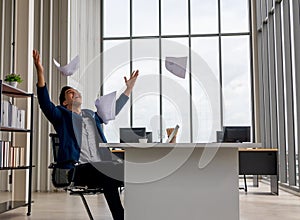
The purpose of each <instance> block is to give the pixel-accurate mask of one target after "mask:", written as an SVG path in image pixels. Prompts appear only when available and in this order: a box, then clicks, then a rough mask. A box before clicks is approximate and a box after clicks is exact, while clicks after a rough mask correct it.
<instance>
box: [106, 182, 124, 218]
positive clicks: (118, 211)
mask: <svg viewBox="0 0 300 220" xmlns="http://www.w3.org/2000/svg"><path fill="white" fill-rule="evenodd" d="M103 189H104V196H105V199H106V201H107V204H108V206H109V209H110V211H111V213H112V216H113V218H114V220H124V208H123V206H122V203H121V200H120V195H119V190H118V187H104V188H103Z"/></svg>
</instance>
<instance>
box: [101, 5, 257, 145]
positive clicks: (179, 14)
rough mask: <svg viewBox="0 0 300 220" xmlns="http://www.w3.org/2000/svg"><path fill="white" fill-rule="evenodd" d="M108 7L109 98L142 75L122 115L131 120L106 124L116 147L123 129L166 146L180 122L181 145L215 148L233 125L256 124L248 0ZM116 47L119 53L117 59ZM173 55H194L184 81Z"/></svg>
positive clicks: (106, 58)
mask: <svg viewBox="0 0 300 220" xmlns="http://www.w3.org/2000/svg"><path fill="white" fill-rule="evenodd" d="M113 5H119V7H113ZM104 6H105V7H104V8H103V14H104V20H103V22H102V24H103V26H104V27H103V29H104V34H103V45H104V48H103V61H104V64H103V66H104V78H103V79H104V80H103V88H104V90H103V91H104V93H107V92H109V89H110V88H119V89H120V90H119V91H120V92H121V90H122V87H121V86H123V85H124V84H123V82H122V81H120V79H122V78H123V75H124V74H129V72H130V71H133V70H135V69H139V70H140V76H139V79H138V82H137V84H136V87H135V88H134V91H133V93H132V96H131V100H130V104H129V105H127V107H126V109H125V110H123V111H124V112H125V113H121V114H122V116H123V115H124V117H125V116H126V117H127V119H124V118H121V117H118V119H117V120H116V121H115V122H113V123H112V124H113V125H109V126H105V127H106V128H105V129H106V134H109V137H108V140H109V141H111V142H115V141H118V135H111V134H116V133H118V126H121V125H122V126H125V125H126V126H134V127H141V126H145V127H146V128H147V130H148V131H152V132H153V140H154V141H161V140H162V141H164V140H165V139H166V136H165V134H166V132H165V129H166V128H167V127H175V125H176V124H179V126H180V129H179V134H178V138H177V141H178V142H212V141H216V131H217V130H220V129H221V127H222V126H223V125H225V124H226V125H232V126H233V125H247V126H251V125H252V109H251V108H252V104H251V80H250V76H251V68H250V64H251V56H252V55H251V51H250V49H249V48H250V46H249V45H250V33H249V30H250V28H249V27H250V25H249V24H250V22H249V16H248V15H249V4H248V1H247V0H243V1H238V0H231V1H230V4H229V3H228V2H227V1H225V0H222V1H217V0H212V1H204V0H197V1H196V0H179V1H173V0H158V1H153V0H150V1H149V0H139V1H138V0H132V1H128V0H127V1H123V0H113V1H108V0H105V1H104ZM229 6H230V7H229ZM219 21H220V22H219ZM122 44H124V45H123V46H122ZM113 46H115V47H117V48H119V49H116V50H115V52H114V53H113V54H114V55H115V56H114V55H113V56H110V54H111V50H113V49H112V48H113ZM118 50H120V52H117V51H118ZM166 56H173V57H187V60H188V61H187V67H186V76H185V78H184V79H182V78H179V77H177V76H175V75H173V74H172V73H170V72H169V71H168V70H167V69H166V67H165V58H166ZM126 59H127V60H126ZM106 62H107V63H106ZM108 66H109V70H107V68H108ZM123 89H124V88H123ZM112 129H115V131H112Z"/></svg>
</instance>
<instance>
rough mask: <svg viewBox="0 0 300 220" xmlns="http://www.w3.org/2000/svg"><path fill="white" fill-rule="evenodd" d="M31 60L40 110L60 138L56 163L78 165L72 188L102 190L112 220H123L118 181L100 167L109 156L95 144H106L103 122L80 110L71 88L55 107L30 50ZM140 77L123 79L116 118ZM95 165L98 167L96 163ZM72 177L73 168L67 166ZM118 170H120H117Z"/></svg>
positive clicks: (35, 55) (78, 98)
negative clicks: (104, 172)
mask: <svg viewBox="0 0 300 220" xmlns="http://www.w3.org/2000/svg"><path fill="white" fill-rule="evenodd" d="M33 59H34V64H35V67H36V71H37V78H38V82H37V95H38V101H39V104H40V108H41V109H42V111H43V113H44V115H45V116H46V117H47V119H48V120H49V121H50V122H51V124H52V125H53V126H54V129H55V131H56V132H57V134H58V137H59V152H58V157H57V161H58V162H63V161H78V162H79V165H78V166H77V167H76V175H75V184H77V185H87V186H90V187H102V188H103V190H104V196H105V198H106V201H107V203H108V206H109V208H110V211H111V213H112V216H113V218H114V219H115V220H123V219H124V209H123V206H122V204H121V200H120V197H119V192H118V186H119V183H120V182H119V180H115V179H114V178H111V177H109V176H108V175H105V174H103V173H102V172H101V171H102V170H106V169H105V168H103V169H102V168H101V167H99V166H101V164H105V163H101V161H102V162H105V161H111V160H112V155H111V153H110V151H109V150H108V149H107V148H99V147H98V143H101V142H104V143H105V142H106V138H105V136H104V133H103V131H102V128H101V124H102V123H103V121H102V119H101V118H100V117H99V116H98V115H97V113H95V112H93V111H92V110H89V109H81V104H82V97H81V94H80V93H79V92H78V91H77V90H76V89H74V88H72V87H69V86H64V87H63V88H62V90H61V93H60V96H59V101H60V105H58V106H55V105H54V104H53V103H52V102H51V100H50V97H49V94H48V90H47V86H46V82H45V78H44V68H43V65H42V63H41V61H40V55H39V53H38V51H36V50H33ZM138 75H139V73H138V70H137V71H134V72H133V73H132V74H131V76H130V78H129V79H128V80H127V78H126V77H124V79H125V84H126V90H125V91H124V93H123V94H122V95H121V96H120V97H119V98H118V100H117V102H116V114H118V113H119V112H120V110H121V109H122V107H123V106H124V105H125V104H126V102H127V100H128V99H129V98H128V96H129V95H130V93H131V91H132V89H133V87H134V84H135V82H136V79H137V77H138ZM97 162H98V163H97ZM64 167H65V168H70V169H71V171H70V176H72V173H73V165H72V164H66V165H64ZM120 167H121V166H120ZM121 172H123V170H122V171H121Z"/></svg>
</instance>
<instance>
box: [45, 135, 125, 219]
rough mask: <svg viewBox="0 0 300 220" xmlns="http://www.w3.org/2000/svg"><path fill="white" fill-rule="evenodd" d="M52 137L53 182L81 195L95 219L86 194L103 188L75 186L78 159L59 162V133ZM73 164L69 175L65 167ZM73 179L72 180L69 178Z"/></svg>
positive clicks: (101, 190) (50, 166) (95, 192)
mask: <svg viewBox="0 0 300 220" xmlns="http://www.w3.org/2000/svg"><path fill="white" fill-rule="evenodd" d="M49 136H50V138H51V145H52V151H53V162H52V163H51V164H50V165H49V167H48V168H49V169H52V174H51V176H52V184H53V186H54V187H56V188H63V189H64V190H66V191H70V195H79V196H80V198H81V200H82V202H83V204H84V207H85V209H86V211H87V214H88V216H89V218H90V220H93V219H94V218H93V216H92V213H91V210H90V208H89V205H88V203H87V201H86V199H85V197H84V196H85V195H91V194H97V193H103V189H102V188H89V187H86V186H84V187H83V186H75V185H74V181H73V180H74V177H75V175H76V165H78V162H77V161H70V160H69V161H63V162H58V161H57V155H58V150H59V138H58V135H57V134H55V133H50V134H49ZM67 164H71V165H74V166H75V168H74V172H73V174H72V177H71V178H69V177H68V173H69V171H70V169H66V168H63V167H64V166H65V165H67ZM69 179H71V181H70V180H69ZM119 188H120V192H121V189H122V188H124V183H123V184H121V185H120V187H119Z"/></svg>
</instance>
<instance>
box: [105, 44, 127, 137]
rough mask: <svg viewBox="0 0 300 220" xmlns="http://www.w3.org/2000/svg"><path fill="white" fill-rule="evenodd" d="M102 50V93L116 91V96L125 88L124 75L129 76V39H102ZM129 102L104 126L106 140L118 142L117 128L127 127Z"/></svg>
mask: <svg viewBox="0 0 300 220" xmlns="http://www.w3.org/2000/svg"><path fill="white" fill-rule="evenodd" d="M103 47H104V52H103V62H104V64H103V70H104V76H103V94H104V95H106V94H109V93H111V92H114V91H117V98H118V97H119V95H120V94H121V93H122V92H124V90H125V88H126V87H125V83H124V78H123V77H124V76H125V75H126V76H127V77H129V71H130V62H129V61H130V58H129V48H130V47H129V41H128V40H124V41H104V45H103ZM129 113H130V104H129V102H128V103H127V104H126V106H125V107H124V108H123V109H122V111H121V112H120V113H119V115H118V116H117V117H116V119H115V120H114V121H110V122H109V123H108V124H107V125H106V126H104V130H105V135H106V138H107V140H108V142H115V143H116V142H119V128H120V127H129V124H130V123H129V121H130V120H129V115H130V114H129Z"/></svg>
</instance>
